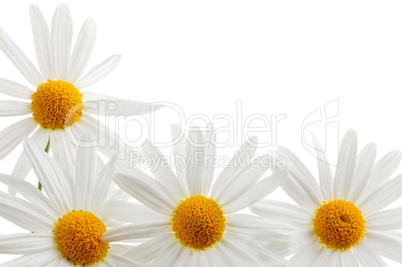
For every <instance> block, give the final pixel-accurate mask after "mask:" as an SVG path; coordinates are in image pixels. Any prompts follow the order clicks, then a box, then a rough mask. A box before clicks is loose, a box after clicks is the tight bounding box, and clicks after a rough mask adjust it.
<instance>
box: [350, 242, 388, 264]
mask: <svg viewBox="0 0 402 267" xmlns="http://www.w3.org/2000/svg"><path fill="white" fill-rule="evenodd" d="M353 252H354V254H355V256H356V258H357V259H358V261H359V262H360V264H361V265H362V266H368V267H386V266H387V264H386V263H385V262H384V260H383V259H382V258H381V257H380V255H379V254H378V253H377V251H375V250H374V249H373V248H372V247H370V246H368V245H367V243H365V242H361V243H360V244H359V245H358V246H356V247H355V248H354V249H353Z"/></svg>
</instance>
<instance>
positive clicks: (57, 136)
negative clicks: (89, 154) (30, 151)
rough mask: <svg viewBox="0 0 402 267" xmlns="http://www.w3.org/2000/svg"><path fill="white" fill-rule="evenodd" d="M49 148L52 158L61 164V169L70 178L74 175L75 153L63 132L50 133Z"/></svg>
mask: <svg viewBox="0 0 402 267" xmlns="http://www.w3.org/2000/svg"><path fill="white" fill-rule="evenodd" d="M50 148H51V150H52V152H53V157H54V158H55V159H56V160H57V161H58V162H62V163H63V167H64V168H65V169H66V170H67V171H68V173H69V174H70V175H71V176H72V175H74V173H75V163H76V161H75V159H76V151H75V148H74V145H73V144H72V143H71V142H70V141H69V140H68V139H67V138H66V135H65V132H64V131H60V130H54V131H51V132H50Z"/></svg>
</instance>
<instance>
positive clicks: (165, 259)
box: [153, 243, 183, 267]
mask: <svg viewBox="0 0 402 267" xmlns="http://www.w3.org/2000/svg"><path fill="white" fill-rule="evenodd" d="M182 249H183V246H181V245H179V244H178V243H173V244H171V245H170V246H167V247H165V248H164V249H162V250H161V251H160V253H159V254H158V256H157V257H156V259H155V262H154V264H153V266H155V267H156V266H158V267H159V266H175V265H174V263H175V262H176V261H177V259H178V258H179V256H180V253H181V251H182Z"/></svg>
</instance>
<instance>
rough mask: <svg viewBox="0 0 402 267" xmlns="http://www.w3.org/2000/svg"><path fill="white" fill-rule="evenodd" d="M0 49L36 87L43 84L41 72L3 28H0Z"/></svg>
mask: <svg viewBox="0 0 402 267" xmlns="http://www.w3.org/2000/svg"><path fill="white" fill-rule="evenodd" d="M0 49H1V50H2V51H3V53H4V54H5V55H6V56H7V57H8V59H9V60H10V61H11V62H12V63H13V64H14V66H15V67H16V68H17V69H18V70H19V71H20V73H21V74H22V75H23V76H24V77H25V79H27V81H29V82H30V83H31V84H32V85H33V86H34V87H37V86H38V85H39V84H40V83H42V82H43V80H44V79H43V77H42V75H41V74H40V73H39V71H38V70H37V69H36V68H35V66H34V65H33V64H32V62H31V61H30V60H29V59H28V58H27V57H26V55H25V54H24V53H23V52H22V51H21V49H20V48H19V47H18V46H17V45H16V44H15V43H14V41H13V40H11V38H10V37H9V36H8V35H7V33H5V32H4V31H3V29H2V28H0Z"/></svg>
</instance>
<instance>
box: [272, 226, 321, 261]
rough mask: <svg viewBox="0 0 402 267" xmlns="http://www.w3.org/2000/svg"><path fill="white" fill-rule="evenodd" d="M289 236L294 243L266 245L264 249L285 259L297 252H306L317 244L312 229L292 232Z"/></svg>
mask: <svg viewBox="0 0 402 267" xmlns="http://www.w3.org/2000/svg"><path fill="white" fill-rule="evenodd" d="M291 236H292V238H293V239H294V242H291V243H287V244H285V245H282V244H278V243H271V244H270V243H269V244H267V245H266V247H267V249H269V250H270V251H272V252H273V253H277V254H278V255H281V256H283V257H286V256H289V255H292V254H295V253H298V252H303V251H306V250H307V249H308V248H309V247H311V246H312V245H313V244H314V243H316V242H317V238H316V237H315V232H314V230H313V229H308V230H302V231H293V232H292V235H291Z"/></svg>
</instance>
